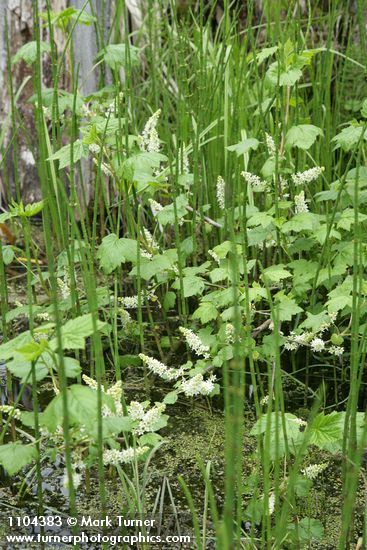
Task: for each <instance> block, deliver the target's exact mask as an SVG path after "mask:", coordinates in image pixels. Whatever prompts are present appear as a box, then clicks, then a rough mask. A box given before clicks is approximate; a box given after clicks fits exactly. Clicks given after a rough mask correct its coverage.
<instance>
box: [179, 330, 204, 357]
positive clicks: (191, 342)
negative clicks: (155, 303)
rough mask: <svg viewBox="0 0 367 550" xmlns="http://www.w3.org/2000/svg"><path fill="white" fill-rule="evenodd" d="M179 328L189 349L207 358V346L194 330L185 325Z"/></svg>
mask: <svg viewBox="0 0 367 550" xmlns="http://www.w3.org/2000/svg"><path fill="white" fill-rule="evenodd" d="M179 330H180V332H181V334H183V335H184V337H185V340H186V342H187V345H188V346H189V348H190V349H192V350H193V351H194V352H195V353H196V354H197V355H202V356H203V357H204V358H205V359H208V358H209V353H208V352H209V346H206V345H204V344H203V342H202V341H201V340H200V338H199V336H198V335H197V334H195V332H193V331H192V330H190V329H188V328H185V327H180V328H179Z"/></svg>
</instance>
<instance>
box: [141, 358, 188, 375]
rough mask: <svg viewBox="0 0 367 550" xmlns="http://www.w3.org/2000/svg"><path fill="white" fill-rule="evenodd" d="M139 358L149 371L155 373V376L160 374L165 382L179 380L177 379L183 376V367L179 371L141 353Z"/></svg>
mask: <svg viewBox="0 0 367 550" xmlns="http://www.w3.org/2000/svg"><path fill="white" fill-rule="evenodd" d="M139 357H140V359H141V360H142V361H143V363H145V364H146V365H147V367H148V368H149V370H151V371H152V372H154V374H158V376H160V377H161V378H163V379H164V380H177V378H179V377H180V376H182V375H183V368H182V367H180V368H179V369H174V368H169V367H167V365H165V364H164V363H161V362H160V361H158V359H154V358H153V357H148V355H144V353H139Z"/></svg>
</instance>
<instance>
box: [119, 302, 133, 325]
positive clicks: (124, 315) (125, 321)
mask: <svg viewBox="0 0 367 550" xmlns="http://www.w3.org/2000/svg"><path fill="white" fill-rule="evenodd" d="M119 314H120V318H121V325H122V328H126V327H127V326H128V325H130V323H132V318H131V315H130V313H129V312H128V311H126V310H125V309H124V308H122V307H121V308H119Z"/></svg>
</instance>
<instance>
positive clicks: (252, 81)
mask: <svg viewBox="0 0 367 550" xmlns="http://www.w3.org/2000/svg"><path fill="white" fill-rule="evenodd" d="M265 4H266V5H267V9H266V10H265V15H266V17H265V15H264V21H261V22H260V25H255V24H253V23H252V16H253V13H252V3H251V2H249V3H248V6H247V9H248V13H247V19H246V25H245V28H243V29H241V28H239V21H240V18H239V17H238V14H236V12H233V11H231V10H230V9H229V8H228V6H227V4H225V9H224V14H223V16H222V18H221V19H220V21H219V23H218V22H217V23H216V25H215V26H214V25H212V23H213V22H212V21H211V19H210V16H209V15H208V14H207V13H204V11H202V10H200V9H199V13H196V14H195V13H193V12H191V10H190V9H188V10H187V13H181V15H180V14H178V13H177V12H176V9H175V8H176V7H175V6H174V5H173V4H172V5H171V6H170V10H169V13H170V17H169V18H167V17H166V16H165V14H164V12H163V6H160V5H159V6H158V4H157V6H155V7H154V8H150V9H148V12H147V15H146V18H145V20H144V23H143V27H142V29H141V30H140V31H139V32H138V33H137V35H136V36H135V37H134V45H132V44H130V41H129V39H128V37H125V39H123V38H122V37H121V36H120V31H119V27H118V25H117V24H116V25H115V26H114V29H113V31H112V34H111V37H110V40H109V43H103V44H101V45H100V46H101V47H100V50H99V53H98V54H97V57H96V65H95V68H94V70H96V71H97V70H98V71H100V87H99V89H98V90H95V91H94V92H93V93H92V94H90V95H88V96H87V97H85V96H83V95H82V94H81V92H80V91H79V89H78V80H77V76H78V75H77V74H76V73H75V69H74V67H73V50H72V42H71V37H72V33H73V30H74V28H75V25H78V24H84V25H95V28H96V31H97V30H99V31H100V29H99V27H98V21H97V19H96V18H95V17H93V15H88V14H86V13H84V12H82V11H79V10H75V9H72V8H68V9H67V10H65V12H62V13H61V14H55V13H51V12H49V13H47V14H43V15H42V19H43V20H44V24H45V25H46V26H47V28H48V29H49V32H50V36H52V32H53V29H54V27H55V26H57V27H58V30H61V31H62V32H63V33H64V35H65V39H66V42H65V50H64V51H62V52H57V51H56V49H55V44H54V43H53V42H52V43H51V46H50V45H49V44H47V43H45V42H42V41H41V39H40V36H41V34H40V22H39V18H38V14H37V2H35V14H34V25H35V32H34V37H33V41H31V42H29V43H28V44H26V45H25V46H23V47H22V48H21V49H19V50H18V52H16V53H15V55H14V56H13V58H12V62H11V63H12V66H13V65H14V64H15V63H23V62H24V63H26V64H28V65H33V66H34V94H33V95H32V96H31V97H28V98H26V101H28V102H30V103H31V104H32V105H33V106H34V111H35V117H36V122H37V124H36V127H37V141H36V142H35V143H34V144H33V146H34V149H33V150H32V154H33V156H34V159H35V161H36V163H37V168H38V173H39V179H40V185H41V191H42V197H43V199H42V201H41V202H37V203H34V204H28V205H26V206H24V205H23V204H22V202H21V200H20V197H21V193H20V181H19V176H18V179H17V178H16V179H15V195H16V201H17V202H14V201H13V202H12V203H10V204H9V207H8V210H7V211H6V212H5V211H4V212H3V213H2V214H0V223H5V222H6V223H9V224H10V226H11V227H12V228H13V231H14V232H15V233H17V231H18V232H21V233H22V235H23V236H24V242H23V243H16V244H15V245H10V244H8V245H1V246H0V272H1V276H0V277H1V278H0V287H1V315H2V319H1V326H2V329H1V330H2V334H3V336H4V342H3V343H2V344H1V345H0V361H4V362H5V364H6V367H7V370H8V386H9V387H11V379H12V377H14V378H15V379H16V380H18V381H19V383H20V384H21V391H20V392H19V394H18V397H17V398H16V400H15V403H14V404H13V403H10V404H8V405H3V406H2V407H0V408H1V410H2V412H3V413H4V416H3V422H4V426H3V430H2V440H3V443H4V444H3V445H2V446H1V447H0V464H2V466H3V467H4V468H5V470H6V471H7V473H8V474H9V475H14V474H16V473H17V472H19V471H21V470H22V469H23V468H24V467H25V466H27V465H29V464H33V463H34V462H35V463H36V475H37V476H38V480H39V492H38V499H39V503H40V505H41V506H42V490H41V482H40V464H41V461H43V460H48V461H51V462H52V461H53V460H54V459H55V457H56V455H57V454H61V455H62V456H63V457H64V458H63V460H64V464H65V470H66V478H65V484H66V486H67V487H68V488H69V492H70V506H71V512H74V511H75V495H76V492H77V491H78V486H79V485H80V482H81V480H82V479H83V476H89V475H90V472H97V476H98V480H99V487H100V501H101V510H102V513H103V511H105V510H106V494H105V488H104V484H105V477H106V476H107V475H113V474H112V473H111V468H109V469H108V468H107V466H111V465H112V466H114V467H116V471H117V475H118V476H119V480H120V482H121V485H122V487H123V489H124V491H126V492H127V493H128V494H129V495H131V500H132V502H133V503H134V504H133V505H132V508H130V513H134V512H135V513H136V514H138V513H142V512H145V513H148V512H149V510H145V509H144V506H145V502H144V487H145V480H146V476H148V472H149V463H150V461H154V453H156V452H157V451H158V449H159V448H160V446H161V445H162V444H164V436H163V435H162V434H160V433H159V432H160V431H161V430H162V429H163V428H166V427H167V426H168V429H169V425H170V419H169V417H170V416H174V415H175V406H176V403H177V402H178V401H179V400H183V401H184V402H187V403H189V404H190V400H191V401H195V402H196V401H198V402H200V401H201V402H203V403H204V404H205V403H206V404H207V405H206V406H207V407H208V408H209V407H215V408H223V410H224V415H225V425H226V433H225V440H226V445H225V450H224V454H225V470H224V503H223V505H222V504H221V505H219V504H218V499H217V498H216V497H217V496H218V495H217V493H216V491H217V488H216V487H215V485H214V484H212V482H211V479H210V475H209V474H210V467H209V468H208V467H206V466H205V465H202V464H201V468H202V471H203V480H204V485H205V499H204V508H205V513H204V517H205V518H206V519H205V521H202V520H201V515H202V509H201V507H202V505H203V504H202V503H197V504H196V506H197V509H196V510H195V503H194V501H193V499H192V498H191V496H190V483H189V482H190V480H187V479H185V476H184V475H183V476H182V479H180V482H181V485H182V488H183V492H184V494H185V495H186V497H187V500H188V505H189V508H190V511H191V513H192V518H193V529H194V531H195V536H196V547H197V548H204V547H206V546H205V541H206V529H207V525H206V521H207V519H208V515H209V516H210V518H211V520H212V522H213V533H212V535H213V538H214V539H215V541H216V542H215V543H216V547H217V548H218V549H220V550H222V549H223V550H227V549H228V550H230V549H233V548H259V549H260V548H261V549H262V548H269V549H270V548H279V549H280V548H289V549H292V548H317V542H315V541H318V540H321V539H324V538H325V540H327V533H324V528H323V524H322V521H320V519H316V518H313V517H309V515H305V514H304V513H303V508H304V507H303V504H302V503H303V502H304V500H302V499H306V498H307V495H309V493H310V490H311V486H312V483H313V482H314V480H315V479H316V478H317V476H318V475H320V476H321V475H322V471H323V470H324V469H325V468H326V467H327V462H325V463H321V464H312V463H310V457H311V456H312V452H313V451H314V450H315V449H318V450H321V451H323V453H324V454H323V456H327V457H329V458H330V460H332V458H333V457H335V456H338V457H342V463H343V464H342V469H341V472H340V475H341V476H342V480H343V484H344V488H345V489H346V488H347V489H348V490H345V494H344V507H343V511H342V518H343V524H342V528H341V530H340V533H339V541H338V544H339V548H340V549H344V548H352V546H351V545H352V544H353V543H354V546H353V547H355V544H356V543H357V541H358V537H362V536H364V537H365V538H364V540H365V539H366V537H367V527H366V523H367V515H366V516H365V518H363V517H362V518H361V517H359V518H358V519H359V522H360V523H359V524H358V525H360V524H361V523H362V524H363V523H364V524H365V528H364V531H363V532H359V531H358V529H354V527H353V518H354V515H353V506H354V503H355V500H356V492H357V487H358V479H359V476H360V475H361V471H362V470H361V461H362V456H363V453H364V449H365V448H366V441H367V428H366V418H365V413H364V408H365V406H366V383H365V374H364V366H365V354H366V338H365V335H366V328H367V309H366V304H367V302H366V294H367V282H366V276H365V268H364V266H365V263H366V252H367V248H366V244H367V241H366V237H365V229H366V222H367V210H366V202H367V193H366V190H367V164H366V152H367V149H366V147H367V145H366V141H367V99H366V98H365V95H364V92H363V88H362V87H361V88H360V87H359V85H358V83H359V82H360V81H361V80H363V78H364V74H365V65H364V64H363V63H364V61H365V56H363V60H360V59H359V58H358V44H360V45H361V46H364V45H365V27H364V23H363V21H362V19H363V17H364V15H365V14H364V13H363V11H362V9H361V7H359V8H358V10H357V15H356V18H355V21H354V23H355V25H356V26H358V23H360V24H359V26H358V29H359V32H358V33H357V35H356V36H355V37H354V42H353V40H352V37H351V36H349V34H348V32H351V31H350V30H349V31H346V32H347V34H348V36H347V37H346V38H345V37H344V39H343V41H342V42H341V45H340V47H339V48H336V47H335V44H334V31H335V28H336V23H337V21H339V18H340V17H341V14H342V10H343V3H341V2H332V3H331V6H330V8H329V11H328V12H326V13H323V12H321V10H319V9H318V8H316V7H315V12H314V13H313V12H311V11H310V12H309V13H308V18H307V17H306V18H303V15H302V13H301V11H300V8H299V10H298V9H295V11H294V12H293V9H294V8H297V6H290V7H289V11H288V13H287V12H286V11H285V10H283V9H280V4H281V3H280V2H279V3H270V2H266V3H265ZM268 4H269V5H268ZM274 5H275V6H274ZM358 6H359V4H358ZM116 9H117V13H116V18H117V20H119V18H123V17H124V10H123V9H122V8H116ZM309 9H310V10H311V6H310V8H309ZM294 14H296V17H294V16H293V15H294ZM361 21H362V24H361ZM322 31H325V32H326V38H325V39H323V38H321V37H320V38H319V39H316V38H315V35H317V33H320V34H321V33H322ZM335 32H336V31H335ZM99 36H100V40H103V38H102V37H103V33H101V32H99ZM311 36H312V37H313V39H311ZM362 49H363V48H362ZM45 56H46V58H47V59H48V60H49V61H50V62H51V68H52V83H53V87H52V88H44V87H42V84H41V59H43V60H44V61H43V63H46V62H47V61H45ZM9 69H10V66H9ZM351 72H352V73H353V78H354V79H355V83H356V85H355V86H354V88H353V90H351V89H350V87H349V85H350V82H349V81H348V75H350V73H351ZM64 73H66V74H68V75H69V77H70V79H71V87H70V89H69V90H63V89H61V87H60V80H61V78H60V77H61V75H62V74H64ZM111 83H112V84H111ZM18 102H19V99H18ZM12 109H13V113H14V116H15V115H16V114H18V106H17V104H16V100H15V99H14V98H13V104H12ZM350 111H352V113H351V112H350ZM14 120H15V118H14ZM9 123H10V121H9ZM12 132H13V136H14V139H13V140H12V142H11V144H10V145H9V147H10V148H13V150H14V159H15V161H16V159H17V154H18V153H17V140H16V134H17V130H16V127H13V128H12ZM0 139H2V138H1V136H0ZM0 146H1V147H2V149H4V146H3V144H2V142H0ZM8 191H9V194H11V193H10V192H11V189H10V182H9V190H8ZM88 197H89V199H88ZM40 216H42V232H43V235H44V246H43V247H42V246H38V245H37V244H35V243H34V241H33V238H32V234H33V218H34V217H40ZM17 228H18V229H17ZM17 262H18V263H19V262H20V263H21V264H22V266H23V269H24V273H25V274H26V294H27V298H26V300H25V303H17V304H12V303H10V301H9V299H8V281H7V277H8V276H9V275H8V271H7V270H8V269H9V268H11V266H14V265H17ZM9 288H10V287H9ZM14 306H15V307H14ZM20 320H21V321H22V325H21V326H22V327H23V329H24V330H23V329H22V330H21V331H19V330H18V327H19V321H20ZM132 370H133V371H134V373H135V376H136V373H138V376H139V377H140V378H139V384H140V393H139V395H142V394H144V400H143V401H140V399H139V400H137V399H132V398H131V393H129V394H127V393H126V392H125V389H124V388H125V384H128V382H129V376H131V371H132ZM45 381H50V382H51V386H52V390H53V393H54V396H53V397H52V398H51V399H49V400H48V403H47V404H46V406H45V407H42V409H41V410H38V397H37V390H38V389H39V388H40V387H42V384H44V383H45ZM27 384H31V385H32V390H33V400H34V410H33V412H29V411H24V410H22V406H21V403H22V401H21V399H22V392H23V391H24V389H25V387H26V385H27ZM289 384H292V385H293V387H294V388H296V390H295V394H296V398H294V399H292V396H291V397H288V395H287V393H286V389H287V385H289ZM157 394H159V401H155V399H157V397H156V396H157ZM153 395H154V397H153ZM301 407H302V411H303V412H302V411H301V412H300V409H301ZM248 411H253V412H254V413H255V414H256V417H257V421H256V422H255V423H254V422H253V421H251V423H249V421H248V416H247V412H248ZM165 413H168V414H165ZM17 430H19V432H18V433H19V434H20V437H18V435H17ZM245 430H246V431H247V432H250V435H251V436H253V439H254V445H257V452H256V457H255V460H256V463H257V465H258V469H257V475H256V476H253V477H251V478H250V479H245V476H244V474H243V454H244V449H243V446H242V441H243V435H244V431H245ZM24 434H28V441H27V443H25V441H23V439H24ZM4 438H6V439H4ZM249 486H250V487H251V491H249V490H248V487H249ZM218 491H219V489H218ZM199 518H200V519H199ZM244 522H248V525H249V526H250V527H249V528H246V529H244V527H243V525H244ZM315 544H316V546H315ZM320 548H321V547H320Z"/></svg>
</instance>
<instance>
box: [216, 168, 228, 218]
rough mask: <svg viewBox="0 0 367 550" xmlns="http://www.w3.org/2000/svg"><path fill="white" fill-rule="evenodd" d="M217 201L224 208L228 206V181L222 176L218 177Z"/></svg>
mask: <svg viewBox="0 0 367 550" xmlns="http://www.w3.org/2000/svg"><path fill="white" fill-rule="evenodd" d="M217 201H218V205H219V208H220V209H221V210H224V209H225V207H226V183H225V181H224V179H223V178H222V176H218V179H217Z"/></svg>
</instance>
